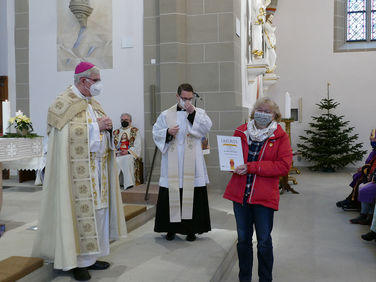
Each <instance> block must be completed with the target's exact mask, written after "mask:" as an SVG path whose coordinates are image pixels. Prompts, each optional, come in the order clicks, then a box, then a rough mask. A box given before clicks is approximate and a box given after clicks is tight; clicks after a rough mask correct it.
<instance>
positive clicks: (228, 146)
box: [217, 135, 244, 171]
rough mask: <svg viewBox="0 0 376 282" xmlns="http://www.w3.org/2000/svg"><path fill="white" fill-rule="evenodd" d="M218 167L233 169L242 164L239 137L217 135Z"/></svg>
mask: <svg viewBox="0 0 376 282" xmlns="http://www.w3.org/2000/svg"><path fill="white" fill-rule="evenodd" d="M217 141H218V154H219V167H220V169H221V170H222V171H234V170H235V168H236V167H237V166H239V165H242V164H244V159H243V149H242V143H241V140H240V137H234V136H221V135H217Z"/></svg>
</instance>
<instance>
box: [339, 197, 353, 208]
mask: <svg viewBox="0 0 376 282" xmlns="http://www.w3.org/2000/svg"><path fill="white" fill-rule="evenodd" d="M349 203H350V201H349V200H348V199H344V200H342V201H338V202H337V203H336V206H337V207H339V208H342V207H343V205H346V204H349Z"/></svg>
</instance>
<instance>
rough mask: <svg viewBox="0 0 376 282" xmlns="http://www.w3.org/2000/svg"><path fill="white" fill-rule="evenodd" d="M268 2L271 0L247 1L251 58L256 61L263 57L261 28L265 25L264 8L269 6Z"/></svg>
mask: <svg viewBox="0 0 376 282" xmlns="http://www.w3.org/2000/svg"><path fill="white" fill-rule="evenodd" d="M270 2H271V0H249V2H248V9H249V11H248V12H249V14H250V15H251V17H250V19H251V22H250V31H251V38H252V49H251V53H252V55H253V58H256V59H262V58H263V55H264V48H263V26H264V23H265V15H266V7H267V6H268V5H269V4H270Z"/></svg>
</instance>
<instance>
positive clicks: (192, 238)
mask: <svg viewBox="0 0 376 282" xmlns="http://www.w3.org/2000/svg"><path fill="white" fill-rule="evenodd" d="M185 240H187V241H189V242H193V241H195V240H196V235H195V234H188V235H187V238H185Z"/></svg>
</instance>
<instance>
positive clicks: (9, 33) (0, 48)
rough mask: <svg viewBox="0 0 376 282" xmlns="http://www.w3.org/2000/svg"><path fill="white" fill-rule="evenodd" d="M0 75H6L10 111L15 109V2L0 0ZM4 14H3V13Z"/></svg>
mask: <svg viewBox="0 0 376 282" xmlns="http://www.w3.org/2000/svg"><path fill="white" fill-rule="evenodd" d="M0 13H1V14H0V26H1V27H0V36H1V37H0V38H1V40H0V41H1V42H0V75H6V76H8V98H9V101H10V102H11V112H13V113H14V112H15V111H16V95H15V93H16V63H15V32H14V30H15V2H14V1H8V0H0ZM4 14H5V15H4Z"/></svg>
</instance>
